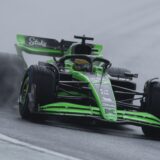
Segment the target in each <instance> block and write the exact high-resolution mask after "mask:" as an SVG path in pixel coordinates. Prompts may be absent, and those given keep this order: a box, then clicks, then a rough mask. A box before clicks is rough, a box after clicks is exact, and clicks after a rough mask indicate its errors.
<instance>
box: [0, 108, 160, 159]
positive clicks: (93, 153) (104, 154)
mask: <svg viewBox="0 0 160 160" xmlns="http://www.w3.org/2000/svg"><path fill="white" fill-rule="evenodd" d="M12 107H13V106H10V107H8V106H7V107H2V108H1V109H0V122H1V125H0V133H1V134H3V135H6V136H8V137H11V138H14V139H16V140H19V141H21V142H24V143H28V144H30V145H34V146H37V147H42V148H45V149H47V150H50V151H54V152H57V153H61V154H63V155H67V156H71V157H74V158H79V159H84V160H119V159H123V160H132V159H134V160H143V159H145V160H157V159H158V157H159V156H160V153H159V150H160V145H159V141H157V140H150V139H146V138H145V137H144V136H143V133H142V131H141V128H139V127H134V126H129V125H126V126H120V125H111V124H93V123H89V120H87V121H85V120H81V121H79V120H77V119H73V118H72V119H69V120H67V121H66V119H57V118H54V119H50V120H49V121H45V122H37V123H33V122H28V121H24V120H22V119H21V118H20V116H19V114H18V110H17V106H15V107H13V108H12ZM6 143H8V142H6ZM2 146H3V143H0V151H1V154H2V153H4V154H8V150H9V151H11V150H12V148H13V146H12V145H10V144H8V145H7V144H5V146H6V148H7V150H5V149H2ZM14 146H15V151H16V150H18V149H17V148H19V147H22V148H21V150H22V152H21V150H20V152H16V153H17V155H19V154H20V156H22V157H23V156H24V157H23V158H22V159H24V160H25V159H26V156H30V158H29V159H31V160H32V159H33V160H34V159H36V158H37V157H39V154H40V153H39V152H38V153H36V152H35V153H34V152H33V151H31V152H30V154H26V153H27V151H25V150H24V148H25V147H26V146H21V145H18V144H17V145H15V144H14ZM27 150H28V148H27ZM31 150H32V149H31ZM2 151H4V152H2ZM24 151H25V154H23V153H24ZM2 155H3V154H2ZM46 155H47V156H48V157H45V158H46V159H47V158H48V159H51V156H52V158H53V159H57V158H55V156H53V155H50V154H47V153H46V154H45V156H46ZM20 156H19V157H20ZM3 159H4V160H5V158H3ZM19 159H20V158H19ZM42 159H43V158H42Z"/></svg>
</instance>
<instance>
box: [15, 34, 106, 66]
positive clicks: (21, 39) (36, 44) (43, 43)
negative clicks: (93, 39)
mask: <svg viewBox="0 0 160 160" xmlns="http://www.w3.org/2000/svg"><path fill="white" fill-rule="evenodd" d="M16 38H17V43H16V45H15V46H16V50H17V54H18V56H20V57H21V58H22V60H23V61H24V63H25V64H26V62H25V59H24V57H23V52H26V53H29V54H35V55H42V56H43V55H44V56H51V57H62V56H64V55H70V54H72V52H73V50H72V47H71V46H74V44H75V45H76V44H81V43H77V42H73V41H66V40H61V42H59V41H57V40H55V39H49V38H41V37H35V36H26V35H21V34H18V35H17V37H16ZM88 45H90V46H91V48H92V55H93V56H102V49H103V46H102V45H99V44H88ZM73 54H74V53H73ZM26 66H27V65H26Z"/></svg>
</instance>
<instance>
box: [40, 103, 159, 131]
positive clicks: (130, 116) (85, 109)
mask: <svg viewBox="0 0 160 160" xmlns="http://www.w3.org/2000/svg"><path fill="white" fill-rule="evenodd" d="M39 112H40V113H43V114H45V113H47V114H53V115H72V116H82V117H83V116H87V117H95V118H98V119H100V120H104V121H106V122H114V123H117V122H118V123H127V124H135V125H148V126H153V127H158V128H160V119H159V118H157V117H155V116H153V115H152V114H149V113H146V112H137V111H124V110H117V120H116V121H113V120H108V119H106V118H105V116H104V117H103V114H101V111H100V109H99V108H98V107H93V106H83V105H78V104H73V103H65V102H57V103H51V104H47V105H44V106H41V107H40V108H39ZM106 115H107V113H106Z"/></svg>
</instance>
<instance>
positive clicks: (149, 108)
mask: <svg viewBox="0 0 160 160" xmlns="http://www.w3.org/2000/svg"><path fill="white" fill-rule="evenodd" d="M144 93H145V94H146V97H145V100H144V102H142V111H144V112H148V113H150V114H153V115H154V116H156V117H158V118H160V98H159V97H160V82H158V81H148V82H146V84H145V87H144ZM142 131H143V133H144V135H145V136H146V137H149V138H158V139H159V138H160V128H155V127H150V126H142Z"/></svg>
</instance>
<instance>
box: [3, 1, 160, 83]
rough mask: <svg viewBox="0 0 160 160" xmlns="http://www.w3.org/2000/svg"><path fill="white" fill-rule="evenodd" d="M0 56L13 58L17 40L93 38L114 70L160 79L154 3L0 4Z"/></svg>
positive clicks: (159, 23) (159, 5)
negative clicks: (29, 37)
mask: <svg viewBox="0 0 160 160" xmlns="http://www.w3.org/2000/svg"><path fill="white" fill-rule="evenodd" d="M0 19H1V22H0V24H1V30H0V51H1V52H8V53H15V52H16V51H15V48H14V44H15V42H16V34H17V33H22V34H26V35H35V36H42V37H48V38H56V39H58V40H60V39H62V38H63V39H67V40H72V39H73V35H75V34H76V35H83V34H85V35H87V36H93V37H94V38H95V42H96V43H100V44H103V45H104V55H105V57H106V58H108V59H110V60H111V61H112V63H113V65H114V66H120V67H127V68H129V69H131V70H132V71H133V72H136V73H140V76H139V77H140V79H142V83H141V85H142V84H143V83H144V81H145V80H146V79H148V78H152V77H155V76H157V75H158V76H159V75H160V70H159V61H160V45H159V43H160V1H158V0H134V1H128V0H121V1H119V0H99V1H92V0H81V1H78V0H67V1H65V0H57V1H56V0H45V1H43V0H41V1H39V0H27V1H26V0H14V1H10V0H0Z"/></svg>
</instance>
